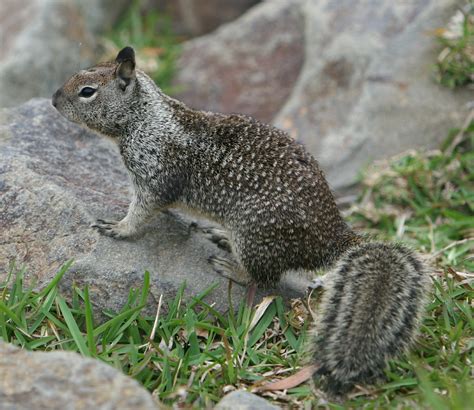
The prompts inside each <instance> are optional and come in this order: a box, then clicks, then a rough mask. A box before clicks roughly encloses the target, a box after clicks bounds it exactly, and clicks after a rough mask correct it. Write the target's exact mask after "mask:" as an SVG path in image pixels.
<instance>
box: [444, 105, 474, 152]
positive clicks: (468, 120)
mask: <svg viewBox="0 0 474 410" xmlns="http://www.w3.org/2000/svg"><path fill="white" fill-rule="evenodd" d="M473 119H474V110H471V111H470V112H469V114H468V116H467V117H466V120H465V121H464V123H463V125H462V127H461V130H460V131H459V132H458V133H457V134H456V136H455V137H454V138H453V140H452V141H451V144H449V147H448V148H446V151H445V153H446V155H451V154H452V153H453V151H454V148H456V147H457V146H458V145H459V143H460V142H461V141H462V137H463V135H464V133H465V132H466V130H467V128H468V127H469V125H470V124H471V121H472V120H473Z"/></svg>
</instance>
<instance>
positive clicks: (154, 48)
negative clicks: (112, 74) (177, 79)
mask: <svg viewBox="0 0 474 410" xmlns="http://www.w3.org/2000/svg"><path fill="white" fill-rule="evenodd" d="M140 4H141V2H140V1H139V0H134V1H133V2H132V4H131V6H130V8H129V10H128V11H127V13H126V14H125V16H124V17H123V18H122V19H121V21H120V22H119V23H118V24H117V25H116V27H114V29H113V30H112V31H111V32H110V33H108V35H107V36H106V41H105V44H106V49H107V56H106V57H108V58H109V59H110V58H114V57H115V55H116V54H117V52H118V50H120V49H121V48H122V47H125V46H132V47H134V48H135V51H136V54H137V65H138V66H139V67H140V68H141V69H142V70H144V71H145V72H146V73H147V74H148V75H150V77H151V78H153V80H154V81H155V82H156V83H157V84H158V86H159V87H160V88H161V89H162V90H163V91H164V92H165V93H167V94H170V93H173V92H174V91H176V88H175V87H173V86H172V84H171V81H172V79H173V75H174V72H175V62H176V59H177V57H178V55H179V52H180V45H179V43H180V41H181V39H179V38H178V37H177V36H176V35H174V34H173V32H172V29H171V20H170V19H169V17H168V16H166V15H163V14H160V13H159V12H157V11H148V12H146V13H145V12H143V11H142V10H141V7H140Z"/></svg>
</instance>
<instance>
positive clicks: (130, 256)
mask: <svg viewBox="0 0 474 410" xmlns="http://www.w3.org/2000/svg"><path fill="white" fill-rule="evenodd" d="M128 203H129V180H128V176H127V174H126V171H125V167H124V166H123V164H122V160H121V158H120V155H119V153H118V149H117V148H116V146H115V145H114V144H113V143H112V142H110V141H108V140H106V139H104V138H100V137H98V136H97V135H95V134H93V133H90V132H88V131H86V130H85V129H83V128H81V127H79V126H77V125H75V124H72V123H70V122H68V121H67V120H66V119H65V118H63V117H61V116H60V115H59V114H58V113H57V112H56V110H54V109H53V107H52V106H51V104H50V101H49V100H41V99H37V100H32V101H30V102H28V103H26V104H24V105H22V106H20V107H18V108H16V109H10V110H6V109H5V110H3V111H0V209H1V210H2V211H1V213H0V282H1V281H2V280H4V279H5V277H6V274H7V271H8V265H9V263H10V262H12V261H16V264H17V266H26V267H27V268H28V275H27V279H28V280H29V281H31V279H33V278H35V279H37V280H38V281H39V285H40V286H41V285H43V284H45V283H47V282H48V281H49V280H50V279H51V278H52V277H53V276H54V275H55V273H56V272H57V270H58V269H59V268H60V266H61V265H62V264H63V263H64V262H65V261H67V260H68V259H74V260H75V263H74V265H73V266H72V268H71V269H70V270H69V272H68V273H67V274H66V275H65V277H64V278H63V280H62V282H61V283H62V288H63V289H64V290H65V291H67V290H68V289H69V288H70V287H71V286H72V283H73V282H74V283H75V284H77V285H78V286H80V287H83V286H84V285H85V284H89V288H90V289H91V300H92V301H93V303H94V304H95V305H96V306H97V307H98V308H99V309H104V308H108V309H112V310H118V309H120V308H121V307H122V306H123V304H124V303H125V301H126V298H127V295H128V292H129V290H130V288H132V287H135V288H139V287H140V286H141V285H142V283H143V274H144V271H145V270H148V271H149V272H150V274H151V297H150V299H149V303H150V309H151V307H152V309H153V310H154V309H156V301H157V300H158V299H159V297H160V295H161V294H163V295H164V300H165V301H169V300H170V299H172V298H174V297H175V295H176V291H177V289H178V288H179V287H180V286H181V284H182V283H183V282H184V281H186V283H187V285H188V286H187V293H186V294H187V295H196V294H197V293H199V292H202V291H204V290H205V289H207V288H208V287H209V286H211V285H212V284H213V283H217V284H218V285H219V286H218V288H217V290H215V291H214V292H213V293H212V294H211V295H209V297H208V299H207V301H208V302H211V303H215V304H216V308H217V309H219V310H221V311H224V310H226V309H227V307H228V300H227V291H226V290H227V285H228V281H227V279H224V278H223V277H222V276H220V275H218V274H217V273H216V272H215V271H214V270H213V269H212V267H211V266H210V264H209V263H208V258H209V257H210V256H211V255H219V254H221V255H222V254H223V252H224V251H223V250H220V249H218V248H217V246H216V245H215V244H214V243H212V242H210V241H209V240H207V239H206V238H205V237H204V236H203V234H202V230H200V229H194V228H192V227H190V223H191V222H190V220H189V219H186V218H185V216H183V215H179V214H177V213H176V212H175V211H173V212H172V213H166V214H164V213H162V214H159V215H158V216H157V218H156V219H155V220H154V221H153V222H152V223H151V224H150V225H148V226H147V227H146V229H145V230H144V234H143V236H141V237H139V238H137V239H133V240H122V241H120V240H115V239H112V238H109V237H105V236H101V235H99V234H98V233H97V232H96V231H95V230H94V229H92V228H90V227H89V225H90V223H92V222H93V221H95V219H96V218H98V217H102V218H111V217H112V218H116V219H120V218H122V217H123V216H124V215H125V213H126V211H127V207H128ZM304 285H305V282H304V280H303V279H301V282H299V279H298V278H296V277H295V278H292V277H289V278H288V280H287V281H286V282H283V283H282V285H281V287H280V289H278V290H276V292H279V293H285V294H286V295H287V296H296V295H300V294H301V292H302V291H303V290H304ZM294 289H296V291H297V293H295V292H294ZM298 292H299V293H298ZM244 293H245V288H244V287H243V286H239V285H234V286H233V301H234V303H235V302H238V301H240V300H241V298H242V297H243V295H244Z"/></svg>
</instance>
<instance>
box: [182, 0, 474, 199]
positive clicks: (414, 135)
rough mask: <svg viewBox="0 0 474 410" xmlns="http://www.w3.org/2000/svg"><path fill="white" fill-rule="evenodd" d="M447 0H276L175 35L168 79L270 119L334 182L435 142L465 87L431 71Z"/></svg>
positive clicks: (218, 104) (463, 111) (219, 105)
mask: <svg viewBox="0 0 474 410" xmlns="http://www.w3.org/2000/svg"><path fill="white" fill-rule="evenodd" d="M457 7H459V2H458V1H457V0H413V1H392V0H368V1H367V0H364V1H362V0H357V1H354V0H341V1H333V0H318V1H307V0H291V1H286V0H285V1H283V0H274V1H266V2H262V3H261V4H259V5H257V6H255V7H253V8H252V9H251V10H249V11H248V12H247V13H246V14H244V15H243V16H241V17H240V18H239V19H237V20H235V21H233V22H232V23H229V24H227V25H224V26H222V27H221V28H220V29H219V30H217V31H215V32H214V33H211V34H209V35H207V36H204V37H201V38H197V39H193V40H192V41H190V42H188V43H187V44H185V45H184V47H183V54H182V56H181V58H180V59H179V61H178V74H177V76H176V79H175V81H176V85H177V86H179V87H182V88H183V91H182V92H181V93H179V94H178V96H179V97H181V98H183V99H184V101H185V102H188V103H189V104H190V105H193V106H196V107H198V108H201V109H208V110H215V111H223V112H242V113H245V114H250V115H252V116H255V117H257V118H258V119H260V120H263V121H267V122H268V121H271V122H273V123H274V124H275V125H277V126H278V127H280V128H283V129H285V130H287V131H288V132H289V133H290V135H291V136H293V137H294V138H295V139H296V140H297V141H299V142H302V143H303V144H304V145H305V146H306V147H307V148H308V149H309V150H310V152H311V153H312V154H313V155H314V156H315V157H316V158H317V159H318V160H319V162H320V163H321V165H322V167H323V168H324V169H325V171H326V173H327V176H328V179H329V182H330V183H331V185H332V186H333V187H334V188H335V189H338V190H343V189H344V188H347V187H348V186H350V185H351V184H353V183H354V182H355V180H356V178H357V175H358V172H359V171H360V169H361V168H362V167H363V166H365V165H367V164H368V163H369V162H371V161H372V160H374V159H379V158H383V157H387V156H390V155H393V154H396V153H399V152H401V151H404V150H406V149H409V148H415V147H426V148H437V147H438V144H439V143H440V141H441V140H443V139H444V138H446V136H447V133H448V131H449V130H450V129H451V128H453V127H459V126H460V125H461V124H462V122H463V120H464V118H465V117H466V116H467V112H468V109H469V108H468V102H470V101H472V100H473V93H472V90H468V89H464V90H458V91H453V90H450V89H447V88H445V87H442V86H440V85H438V84H436V82H435V81H434V79H433V70H434V64H435V63H436V61H437V56H438V54H439V53H440V52H441V49H442V46H441V45H440V44H439V42H438V41H437V40H436V38H435V36H434V34H433V33H434V32H435V30H436V29H437V28H440V27H443V26H445V25H446V24H447V23H448V21H449V19H450V17H451V16H452V15H453V13H454V12H455V10H456V9H457Z"/></svg>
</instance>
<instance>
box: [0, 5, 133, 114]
mask: <svg viewBox="0 0 474 410" xmlns="http://www.w3.org/2000/svg"><path fill="white" fill-rule="evenodd" d="M127 3H128V2H127V1H126V0H119V1H116V0H85V1H82V0H59V1H58V0H2V1H1V2H0V48H1V50H2V53H1V54H0V88H1V90H2V92H1V93H0V107H9V106H14V105H17V104H19V103H20V102H24V101H26V100H28V99H30V98H32V97H40V96H43V97H47V96H50V95H51V94H52V93H53V92H54V90H56V89H57V88H58V85H59V84H60V83H61V82H62V81H64V80H66V78H67V77H68V76H69V75H71V74H72V73H74V72H75V71H77V70H78V69H79V68H81V67H84V66H87V65H90V64H92V63H95V62H96V60H97V57H98V56H97V54H96V47H97V40H98V39H99V38H100V37H99V35H100V34H102V33H103V32H104V31H106V30H108V29H109V28H110V25H111V24H112V23H113V22H114V21H115V19H116V18H117V16H118V15H119V13H120V12H121V11H122V10H123V9H124V7H125V5H126V4H127ZM112 5H113V7H111V6H112Z"/></svg>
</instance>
